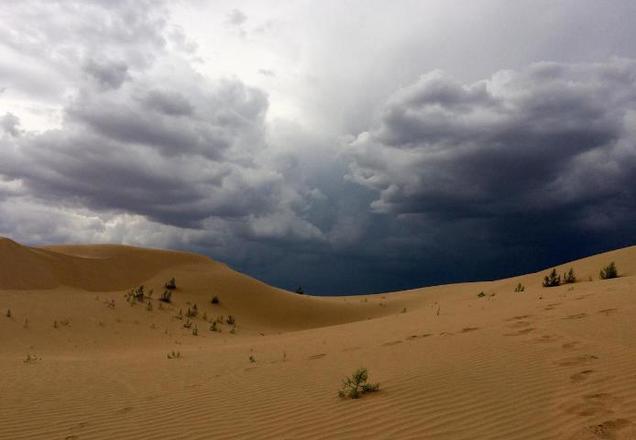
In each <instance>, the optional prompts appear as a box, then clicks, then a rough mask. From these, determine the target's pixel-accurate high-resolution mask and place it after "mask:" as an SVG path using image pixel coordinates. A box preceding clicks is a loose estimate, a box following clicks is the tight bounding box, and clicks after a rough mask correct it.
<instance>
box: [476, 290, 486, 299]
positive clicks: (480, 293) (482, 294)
mask: <svg viewBox="0 0 636 440" xmlns="http://www.w3.org/2000/svg"><path fill="white" fill-rule="evenodd" d="M477 296H478V297H479V298H483V297H484V296H486V293H485V292H484V291H483V290H482V291H481V292H479V293H478V294H477Z"/></svg>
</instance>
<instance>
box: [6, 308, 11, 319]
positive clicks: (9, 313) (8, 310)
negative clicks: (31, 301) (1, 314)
mask: <svg viewBox="0 0 636 440" xmlns="http://www.w3.org/2000/svg"><path fill="white" fill-rule="evenodd" d="M6 317H7V318H11V309H7V313H6Z"/></svg>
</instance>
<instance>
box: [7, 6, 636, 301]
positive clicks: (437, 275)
mask: <svg viewBox="0 0 636 440" xmlns="http://www.w3.org/2000/svg"><path fill="white" fill-rule="evenodd" d="M0 11H1V12H2V15H1V17H2V19H3V20H7V19H9V18H10V19H11V21H12V26H11V27H8V26H0V29H2V30H0V37H2V38H0V41H2V43H0V54H3V55H4V56H5V58H6V59H8V60H10V62H9V63H5V65H4V66H3V67H2V68H0V87H1V88H2V89H3V91H2V92H0V102H5V103H6V104H7V107H8V110H7V111H4V112H1V115H0V156H1V160H0V234H2V235H9V236H11V237H13V238H15V239H17V240H21V241H24V242H27V243H34V244H38V243H51V242H104V241H107V242H121V243H130V244H137V245H146V246H162V247H176V248H181V249H188V250H193V251H198V252H202V253H205V254H208V255H210V256H212V257H214V258H218V259H222V260H224V261H227V262H229V263H230V264H232V265H234V266H235V267H237V268H239V269H240V270H243V271H246V272H248V273H250V274H253V275H256V276H258V277H260V278H263V279H265V280H266V281H268V282H271V283H274V284H276V285H280V286H283V287H286V288H289V289H293V288H295V287H296V285H298V284H303V285H304V286H305V290H307V291H310V292H311V291H314V292H320V293H355V292H370V291H382V290H390V289H401V288H409V287H416V286H420V285H426V284H433V283H440V282H450V281H464V280H470V279H478V278H482V279H483V278H493V277H497V276H504V275H510V274H513V273H517V272H527V271H530V270H537V269H539V268H541V267H545V266H549V265H550V264H554V263H556V262H558V261H563V260H566V259H569V258H576V257H579V256H583V255H586V254H589V253H592V252H598V251H601V250H605V249H608V248H611V247H615V246H624V245H627V244H631V243H633V242H634V237H635V233H636V190H635V189H634V185H633V182H634V181H636V61H635V60H633V59H631V58H618V57H605V58H603V59H601V60H599V61H596V62H578V63H572V62H530V63H527V64H526V65H525V66H523V67H521V68H517V69H514V70H501V69H499V68H495V69H492V72H493V73H492V74H491V75H489V76H488V77H486V78H483V79H477V80H471V81H467V80H460V79H456V78H455V77H454V76H453V75H451V74H448V73H444V72H443V71H441V70H428V71H422V72H420V75H419V77H418V78H414V79H413V80H411V81H407V82H403V81H402V80H403V79H404V76H402V77H401V81H400V83H402V84H405V85H402V86H398V82H397V81H396V82H395V84H394V85H393V87H392V88H391V92H390V93H389V94H388V95H387V96H385V97H384V98H382V99H379V98H377V96H375V97H374V101H373V102H374V104H373V106H372V107H373V108H364V109H363V110H362V111H360V112H358V109H357V108H358V107H368V106H369V104H370V102H368V101H364V102H363V103H362V104H359V105H358V104H357V103H355V102H353V103H352V102H345V101H346V100H347V99H348V98H349V97H355V96H358V95H359V94H360V93H362V92H361V90H355V91H353V92H352V93H351V94H350V95H348V96H343V97H342V99H343V101H342V102H334V103H332V104H330V106H332V107H334V108H335V107H337V105H338V104H342V103H344V104H346V105H344V104H343V105H344V106H341V108H339V110H338V111H337V112H333V114H331V116H332V117H333V118H338V117H341V116H342V114H343V113H345V114H346V116H345V117H344V119H345V120H347V121H348V122H347V123H344V124H338V123H336V124H333V126H334V127H340V128H342V127H345V128H352V127H359V126H364V128H363V129H361V130H356V131H350V130H349V131H342V132H341V131H335V132H331V131H325V130H323V128H324V127H325V125H324V124H322V123H320V124H318V125H317V126H316V127H312V126H311V125H307V124H306V123H304V121H297V120H292V119H284V118H280V117H277V118H272V117H271V106H272V97H271V95H270V94H269V93H268V91H267V90H266V89H264V88H263V87H258V86H254V85H250V84H248V83H247V82H245V81H244V80H242V79H240V78H239V77H237V76H222V77H213V76H211V75H209V74H206V73H205V72H203V71H202V70H201V69H199V66H200V65H201V58H200V57H199V52H201V51H202V48H201V46H200V45H199V44H197V43H196V42H194V41H191V40H190V39H189V37H188V35H187V29H186V30H184V29H183V28H182V27H180V26H177V25H174V24H172V23H171V13H170V9H169V8H168V4H167V3H161V2H132V1H130V2H129V1H124V0H119V1H115V2H101V1H90V2H70V1H69V2H59V3H52V2H37V1H31V2H8V3H7V4H5V5H3V6H2V7H0ZM253 12H254V11H251V10H250V11H247V12H243V10H242V9H241V10H238V9H231V8H228V9H227V10H225V11H224V12H223V14H222V15H221V17H220V18H219V23H220V26H221V28H223V29H225V31H226V32H229V33H236V29H232V28H240V30H241V35H240V36H239V37H237V38H239V39H240V40H241V41H245V43H244V44H250V41H251V40H250V39H254V38H256V37H254V35H255V34H254V33H249V32H248V31H250V28H248V27H246V26H247V24H248V20H247V17H248V16H249V17H250V20H249V23H251V22H252V21H253V20H254V21H256V20H257V18H254V19H253V18H252V17H253V16H254V17H258V14H253ZM323 12H324V11H323ZM250 32H251V31H250ZM254 32H255V31H254ZM259 32H260V33H261V34H263V33H264V34H266V33H267V32H266V31H264V30H260V31H259ZM232 35H234V34H232ZM259 35H260V34H259ZM203 48H204V47H203ZM349 62H350V63H351V61H349ZM330 69H331V70H333V69H334V67H331V68H330ZM272 72H273V71H272V70H267V69H263V68H260V69H258V70H257V71H256V72H255V74H256V75H257V76H260V77H265V78H266V80H268V81H278V80H279V78H285V77H286V76H289V72H285V71H284V69H278V68H277V69H276V74H274V73H272ZM368 81H370V79H369V78H365V80H364V81H363V82H362V84H367V82H368ZM382 82H383V85H382V87H383V88H387V84H388V83H387V79H386V78H385V77H384V76H383V77H382ZM312 84H320V83H319V82H313V83H312ZM347 84H350V83H347ZM349 86H350V85H349ZM338 87H342V85H339V86H338ZM338 87H336V88H338ZM319 92H320V90H318V91H317V92H315V93H319ZM332 92H333V91H332ZM306 93H309V92H306ZM376 95H378V93H376ZM25 109H30V110H29V111H26V110H25ZM33 109H36V110H37V111H35V110H33ZM358 113H360V114H361V116H360V117H359V118H356V115H357V114H358ZM38 115H40V116H38ZM370 115H373V116H370ZM37 117H41V118H43V119H42V120H45V119H46V120H47V121H49V123H48V125H47V124H43V125H42V126H41V127H40V128H39V129H37V128H34V123H33V121H34V120H35V121H36V122H37ZM30 118H31V119H30ZM32 118H36V119H32ZM321 118H326V116H325V115H322V116H321ZM51 121H52V122H51ZM35 126H37V123H36V124H35Z"/></svg>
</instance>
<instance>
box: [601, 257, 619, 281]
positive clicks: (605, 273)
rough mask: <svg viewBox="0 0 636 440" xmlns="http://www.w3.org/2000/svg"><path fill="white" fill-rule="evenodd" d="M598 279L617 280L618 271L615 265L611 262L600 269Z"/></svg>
mask: <svg viewBox="0 0 636 440" xmlns="http://www.w3.org/2000/svg"><path fill="white" fill-rule="evenodd" d="M599 275H600V277H601V279H602V280H609V279H611V278H618V269H616V264H614V262H613V261H612V262H611V263H610V264H608V265H607V266H605V267H604V268H603V269H601V272H600V274H599Z"/></svg>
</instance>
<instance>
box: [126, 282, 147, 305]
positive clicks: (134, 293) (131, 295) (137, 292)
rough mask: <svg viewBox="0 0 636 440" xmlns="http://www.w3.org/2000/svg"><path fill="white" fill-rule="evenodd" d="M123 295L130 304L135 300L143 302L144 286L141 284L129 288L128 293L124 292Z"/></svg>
mask: <svg viewBox="0 0 636 440" xmlns="http://www.w3.org/2000/svg"><path fill="white" fill-rule="evenodd" d="M125 297H126V301H128V302H129V303H131V304H133V303H134V302H135V301H137V302H144V297H145V293H144V286H143V285H141V286H139V287H137V288H135V289H130V290H129V291H128V293H126V295H125Z"/></svg>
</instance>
